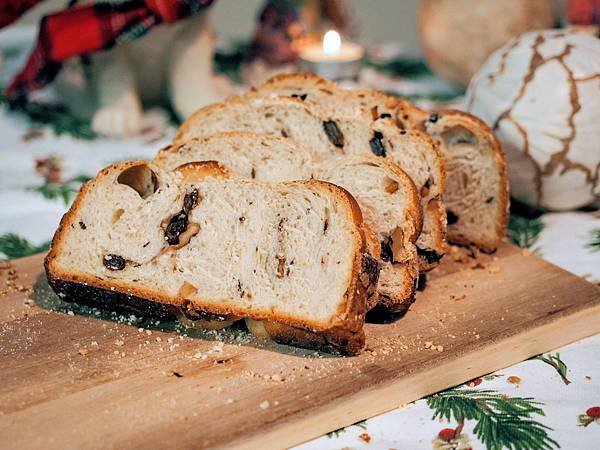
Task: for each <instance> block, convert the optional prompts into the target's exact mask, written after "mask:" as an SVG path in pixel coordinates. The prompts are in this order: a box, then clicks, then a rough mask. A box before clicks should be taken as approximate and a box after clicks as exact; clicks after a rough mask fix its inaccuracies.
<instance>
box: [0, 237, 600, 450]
mask: <svg viewBox="0 0 600 450" xmlns="http://www.w3.org/2000/svg"><path fill="white" fill-rule="evenodd" d="M461 255H462V257H464V259H465V261H464V262H457V261H453V260H455V259H460V258H459V256H461ZM32 286H33V287H32ZM30 287H32V288H31V289H30ZM69 311H70V312H69ZM96 314H99V315H96ZM119 321H121V322H122V321H125V322H127V321H131V322H133V324H132V325H129V324H127V323H119ZM0 323H1V329H0V380H1V381H2V382H1V383H0V436H1V438H0V447H2V448H11V449H14V448H19V449H28V448H44V449H53V448H60V449H66V448H86V449H90V448H118V449H125V448H150V447H151V448H159V447H160V448H178V449H181V448H201V447H211V448H214V447H227V448H231V447H240V448H261V449H264V448H282V447H285V446H290V445H293V444H298V443H301V442H303V441H306V440H308V439H311V438H313V437H316V436H319V435H321V434H323V433H326V432H328V431H332V430H334V429H337V428H339V427H342V426H346V425H350V424H352V423H354V422H356V421H358V420H361V419H364V418H367V417H371V416H373V415H376V414H379V413H382V412H384V411H388V410H390V409H393V408H395V407H397V406H399V405H402V404H405V403H408V402H410V401H413V400H416V399H418V398H420V397H423V396H425V395H428V394H431V393H434V392H437V391H439V390H442V389H445V388H447V387H450V386H454V385H457V384H459V383H463V382H465V381H467V380H469V379H472V378H474V377H476V376H479V375H482V374H486V373H489V372H492V371H494V370H497V369H500V368H503V367H506V366H509V365H511V364H514V363H516V362H519V361H521V360H524V359H526V358H528V357H530V356H533V355H536V354H539V353H542V352H546V351H549V350H551V349H554V348H556V347H559V346H561V345H564V344H567V343H569V342H572V341H574V340H577V339H580V338H583V337H585V336H589V335H592V334H594V333H598V332H600V289H599V288H598V287H597V286H594V285H592V284H590V283H588V282H586V281H584V280H583V279H581V278H578V277H576V276H574V275H571V274H569V273H567V272H565V271H563V270H561V269H559V268H557V267H555V266H552V265H551V264H548V263H546V262H544V261H542V260H541V259H539V258H537V257H535V256H533V255H530V254H529V253H528V252H524V251H521V250H520V249H518V248H516V247H513V246H510V245H508V244H505V245H503V246H502V248H500V249H499V250H498V252H497V253H496V254H495V255H494V256H478V257H477V258H476V259H473V258H467V257H465V255H464V252H463V251H458V250H457V249H455V250H454V251H453V252H451V253H450V255H449V256H448V257H447V258H445V262H444V264H442V266H441V267H440V268H439V269H437V270H436V271H434V272H433V273H431V274H430V275H429V277H428V283H427V287H426V289H425V290H424V292H420V293H419V294H418V298H417V302H416V303H415V304H414V305H413V307H412V308H411V309H410V311H409V312H408V314H407V315H406V316H405V317H404V318H402V319H400V320H397V321H396V322H394V323H391V324H369V325H367V326H366V334H367V349H366V350H365V351H364V352H363V353H362V354H361V355H360V356H358V357H354V358H339V357H331V356H327V355H317V354H315V353H313V352H304V351H299V350H294V349H291V348H289V347H284V346H276V345H273V346H261V345H260V344H257V343H256V342H255V341H253V340H252V339H251V338H250V337H249V336H248V335H247V334H245V333H244V332H243V330H242V329H241V328H240V329H239V330H238V331H233V332H231V331H230V332H220V333H216V334H218V336H212V335H200V336H199V335H194V337H183V336H182V337H181V338H180V334H178V333H177V332H176V331H173V327H174V324H173V323H161V324H156V323H152V324H151V325H149V324H148V322H147V321H146V322H144V323H143V325H144V326H143V327H140V326H139V325H140V324H139V323H135V321H134V320H132V319H130V318H126V317H122V316H116V315H114V316H111V315H110V314H107V313H104V312H99V311H98V312H96V313H94V312H93V311H91V310H89V309H83V308H80V307H77V306H76V305H75V306H69V305H67V304H65V303H62V302H61V301H60V300H59V299H58V298H57V297H56V296H54V294H53V293H52V292H51V291H50V290H49V288H48V285H47V283H46V280H45V276H44V275H43V270H42V257H41V256H34V257H30V258H25V259H21V260H17V261H14V262H12V263H11V266H10V267H8V268H7V267H4V268H3V269H2V270H0ZM216 337H218V338H219V339H225V340H227V341H228V342H229V343H226V344H224V345H222V344H221V343H220V342H221V341H218V340H215V338H216Z"/></svg>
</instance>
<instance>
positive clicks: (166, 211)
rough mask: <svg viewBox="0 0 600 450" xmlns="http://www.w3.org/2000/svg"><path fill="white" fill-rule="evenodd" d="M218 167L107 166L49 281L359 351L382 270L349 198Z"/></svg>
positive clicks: (80, 201)
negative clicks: (264, 325) (231, 174)
mask: <svg viewBox="0 0 600 450" xmlns="http://www.w3.org/2000/svg"><path fill="white" fill-rule="evenodd" d="M225 174H226V171H225V170H224V169H223V168H222V167H220V166H219V165H218V164H217V163H215V162H208V163H196V164H189V165H187V166H185V167H184V169H183V170H180V171H175V172H169V171H165V170H163V169H162V168H161V167H159V166H157V165H154V164H152V163H148V162H144V161H131V162H126V163H119V164H116V165H112V166H110V167H108V168H106V169H104V170H102V171H101V172H100V173H99V174H98V176H97V177H96V178H95V179H94V180H92V181H91V182H89V183H87V184H86V185H85V186H84V187H83V188H82V190H81V192H80V193H79V195H78V197H77V199H76V200H75V202H74V203H73V205H72V207H71V209H70V210H69V212H67V214H65V216H64V217H63V219H62V221H61V225H60V228H59V229H58V231H57V232H56V234H55V236H54V239H53V242H52V248H51V250H50V253H49V254H48V256H47V257H46V272H47V275H48V279H49V281H50V284H51V286H52V287H53V289H54V290H55V291H56V292H57V293H58V295H59V296H61V297H63V298H66V299H69V300H73V301H77V302H83V303H91V304H94V305H100V306H108V307H109V308H121V309H123V308H124V309H128V310H134V311H139V312H142V313H144V314H146V313H150V314H155V315H159V316H174V315H179V314H184V315H185V316H186V317H188V318H190V319H198V318H200V319H205V320H208V321H210V322H211V323H214V322H215V321H216V322H218V321H224V322H229V321H233V320H236V319H238V318H240V317H249V318H252V319H255V320H261V321H262V320H265V321H267V322H269V323H271V322H273V323H274V324H279V328H278V330H280V331H279V332H278V333H274V334H276V335H277V336H274V337H278V338H279V340H280V341H283V342H294V343H295V344H297V345H303V346H307V347H309V348H315V347H316V348H318V349H323V350H327V351H338V352H340V353H345V354H355V353H357V352H358V351H359V350H360V348H361V347H362V346H363V344H364V333H363V330H362V326H363V322H364V315H365V303H366V297H367V295H368V294H367V291H369V290H373V287H374V286H375V284H376V282H377V275H378V271H379V267H378V264H377V262H376V261H375V260H374V259H373V258H371V257H370V256H369V255H368V254H367V253H366V252H365V237H364V234H363V230H362V216H361V212H360V209H359V207H358V205H357V204H356V201H355V200H354V199H353V197H352V196H351V195H350V194H348V193H347V192H346V191H345V190H343V189H342V188H339V187H337V186H334V185H332V184H329V183H325V182H320V181H314V180H312V181H301V182H290V183H280V184H270V183H261V182H258V181H252V180H243V179H230V178H225ZM324 223H327V226H324ZM269 326H273V327H275V325H269ZM281 330H288V332H289V333H290V334H292V335H293V336H294V337H293V339H292V338H289V339H286V338H285V336H283V335H284V334H285V333H284V332H283V331H281ZM298 336H302V338H299V337H298Z"/></svg>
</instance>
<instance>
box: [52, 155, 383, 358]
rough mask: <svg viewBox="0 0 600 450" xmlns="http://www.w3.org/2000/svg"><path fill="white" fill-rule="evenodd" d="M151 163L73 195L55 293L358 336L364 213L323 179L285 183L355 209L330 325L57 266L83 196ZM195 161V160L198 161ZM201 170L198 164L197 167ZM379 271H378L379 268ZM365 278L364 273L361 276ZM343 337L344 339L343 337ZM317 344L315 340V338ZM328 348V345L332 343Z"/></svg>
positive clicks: (59, 234) (102, 303) (56, 244)
mask: <svg viewBox="0 0 600 450" xmlns="http://www.w3.org/2000/svg"><path fill="white" fill-rule="evenodd" d="M140 163H143V164H148V165H149V166H150V167H152V164H150V163H148V162H147V161H130V162H125V163H120V164H115V165H112V166H110V167H108V168H106V169H104V170H102V171H100V173H99V174H98V176H97V177H96V178H95V179H94V180H92V181H90V182H88V183H86V184H85V185H84V186H83V187H82V190H81V191H80V193H79V195H78V196H77V198H76V199H75V201H74V203H73V205H72V206H71V208H70V209H69V211H68V212H67V213H66V214H65V215H64V216H63V218H62V220H61V223H60V226H59V228H58V230H57V231H56V233H55V235H54V238H53V240H52V245H51V249H50V252H49V253H48V255H47V256H46V259H45V268H46V273H47V276H48V280H49V282H50V285H51V286H52V288H53V289H54V290H55V291H56V292H57V294H58V295H59V296H61V297H63V298H65V300H69V301H77V302H82V303H86V304H90V305H94V306H99V307H102V308H113V307H114V308H116V309H122V310H128V311H132V310H133V311H136V312H138V313H142V314H150V315H159V316H174V317H177V316H178V315H180V314H181V313H182V307H186V308H189V307H190V304H191V307H192V308H193V310H194V312H195V313H196V314H200V315H207V314H208V315H210V314H212V315H218V316H222V317H224V318H226V319H229V318H230V317H231V316H236V317H251V318H254V319H257V320H270V321H277V322H278V323H281V324H283V325H287V326H290V327H294V328H299V329H305V330H309V331H310V332H317V333H318V332H327V333H328V336H330V338H329V339H330V340H332V339H333V341H335V339H334V338H335V337H336V336H342V335H343V336H346V337H347V336H348V333H350V334H356V335H360V333H362V326H363V323H364V317H365V304H366V296H367V288H368V287H369V286H367V287H365V286H363V284H362V283H361V275H363V273H364V267H363V259H364V254H365V252H366V244H365V237H364V235H363V232H362V225H363V224H362V214H361V212H360V208H359V207H358V204H357V203H356V201H355V200H354V198H353V197H352V196H351V195H350V194H349V193H348V192H347V191H345V190H344V189H342V188H340V187H338V186H335V185H332V184H329V183H325V182H322V181H316V180H310V181H299V182H291V183H286V184H290V185H292V184H303V185H310V186H312V187H313V188H314V189H320V190H326V191H329V192H331V193H332V194H334V195H335V196H336V197H337V198H338V199H339V200H340V201H341V203H343V204H345V205H346V206H347V207H348V208H349V211H350V212H351V215H352V219H353V221H354V225H355V229H356V233H355V244H354V247H355V252H354V261H353V266H352V267H353V270H352V273H351V275H350V280H349V282H348V289H347V291H346V295H345V301H344V302H342V303H341V304H340V306H339V308H338V312H337V314H336V316H335V317H333V318H332V319H331V321H330V322H329V323H321V322H316V321H311V320H306V319H302V318H297V317H292V316H289V315H284V314H274V313H273V312H272V311H271V310H264V311H260V310H253V311H252V313H251V314H248V311H247V310H245V309H244V308H242V307H224V306H221V305H214V304H211V303H210V302H209V301H207V299H198V298H185V297H183V296H182V297H180V296H171V295H168V294H165V293H164V292H160V291H156V290H152V289H148V288H147V287H143V286H139V285H136V284H134V283H128V282H125V281H120V280H111V281H108V280H100V279H97V278H96V277H93V276H90V275H85V274H77V273H71V272H65V271H62V270H61V269H60V268H59V267H57V266H56V264H57V262H56V257H57V255H58V253H59V252H60V251H61V248H62V245H63V243H64V242H63V241H64V233H65V231H66V230H67V229H68V228H69V227H70V226H71V224H72V223H74V220H75V217H76V214H77V211H78V209H79V206H80V204H81V201H82V199H83V198H84V196H85V195H87V193H88V192H89V191H90V190H91V189H93V188H94V186H95V185H96V183H98V181H99V180H100V179H101V178H102V177H104V176H107V175H108V174H110V173H111V172H112V171H114V170H124V169H126V168H128V167H131V166H134V165H137V164H140ZM202 164H205V165H206V166H207V168H208V169H207V170H203V171H200V172H198V173H201V174H202V176H206V175H207V174H212V175H214V176H223V171H222V170H221V168H220V165H218V164H215V163H214V162H208V163H202ZM196 165H197V164H196ZM196 168H197V167H196ZM377 273H378V271H377ZM363 278H364V277H363ZM340 339H341V338H340ZM311 342H313V341H311ZM344 342H345V340H340V342H339V345H340V348H339V349H338V351H340V352H342V353H344V352H345V349H344V348H342V347H343V345H342V344H343V343H344ZM356 342H357V341H356V339H354V340H348V345H355V343H356ZM328 349H329V347H328Z"/></svg>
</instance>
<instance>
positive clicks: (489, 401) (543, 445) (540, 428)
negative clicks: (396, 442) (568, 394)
mask: <svg viewBox="0 0 600 450" xmlns="http://www.w3.org/2000/svg"><path fill="white" fill-rule="evenodd" d="M426 401H427V406H429V407H430V408H431V409H433V411H434V413H433V418H434V419H436V418H437V419H446V420H448V421H450V420H455V421H457V422H459V423H463V421H465V420H475V421H476V422H477V425H475V428H474V429H473V432H474V433H475V435H476V437H477V439H479V440H480V441H481V443H482V444H483V445H485V447H486V449H487V450H501V449H502V448H509V449H511V450H551V449H553V448H558V447H559V445H558V443H557V442H556V441H555V440H553V439H552V438H551V437H550V436H549V435H548V431H550V430H551V429H550V428H548V427H547V426H545V425H543V424H542V423H540V422H538V421H536V420H534V419H533V418H532V417H531V416H532V415H534V414H537V415H541V416H543V415H544V411H543V410H542V409H541V408H540V406H541V403H539V402H537V401H535V400H533V399H532V398H527V397H508V396H506V395H502V394H500V393H498V392H496V391H492V390H487V389H464V388H453V389H448V390H447V391H444V392H440V393H438V394H435V395H432V396H431V397H428V398H427V399H426Z"/></svg>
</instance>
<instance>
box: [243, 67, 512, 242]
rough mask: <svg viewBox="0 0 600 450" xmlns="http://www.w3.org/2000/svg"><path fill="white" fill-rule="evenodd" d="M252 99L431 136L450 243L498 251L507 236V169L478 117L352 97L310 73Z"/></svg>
mask: <svg viewBox="0 0 600 450" xmlns="http://www.w3.org/2000/svg"><path fill="white" fill-rule="evenodd" d="M250 95H251V96H255V97H268V98H274V97H280V96H290V97H293V98H298V99H302V100H304V101H305V102H307V103H314V104H317V105H318V106H320V107H322V108H323V109H325V111H326V112H330V113H334V112H335V113H337V114H340V112H346V113H352V114H371V115H372V117H373V118H374V119H376V118H377V117H382V116H384V117H389V116H391V117H392V118H393V119H394V121H395V122H396V124H397V125H398V126H399V127H400V128H401V129H407V130H411V129H418V130H422V131H425V132H426V133H427V134H428V135H429V136H431V137H432V138H433V139H434V140H435V141H436V142H437V143H438V144H439V146H440V149H441V150H442V153H443V155H444V157H445V158H446V172H447V180H448V181H447V185H446V189H445V191H444V203H445V205H446V208H447V213H448V240H449V241H450V242H453V243H457V244H464V245H469V244H473V245H476V246H478V247H479V248H481V249H482V250H485V251H493V250H494V249H495V248H496V247H497V246H498V244H499V242H500V240H501V239H502V237H503V236H504V232H505V231H504V230H505V228H506V222H507V210H508V182H507V174H506V163H505V160H504V155H503V152H502V150H501V147H500V145H499V143H498V140H497V139H496V137H495V136H494V134H493V132H492V130H491V129H490V128H489V127H488V126H487V125H485V124H484V123H483V122H482V121H481V120H479V119H477V118H476V117H474V116H472V115H470V114H467V113H464V112H461V111H456V110H443V111H437V112H435V113H432V114H430V113H428V112H426V111H423V110H422V109H420V108H418V107H417V106H415V105H413V104H412V103H410V102H408V101H406V100H403V99H400V98H397V97H392V96H389V95H385V94H381V93H379V92H376V91H369V90H357V91H348V90H345V89H342V88H340V87H339V86H337V85H336V84H335V83H333V82H331V81H329V80H326V79H324V78H321V77H319V76H317V75H314V74H310V73H296V74H284V75H278V76H276V77H273V78H272V79H270V80H269V81H267V82H266V83H265V84H264V85H262V86H260V87H258V88H257V89H254V90H253V91H252V92H251V93H250Z"/></svg>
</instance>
